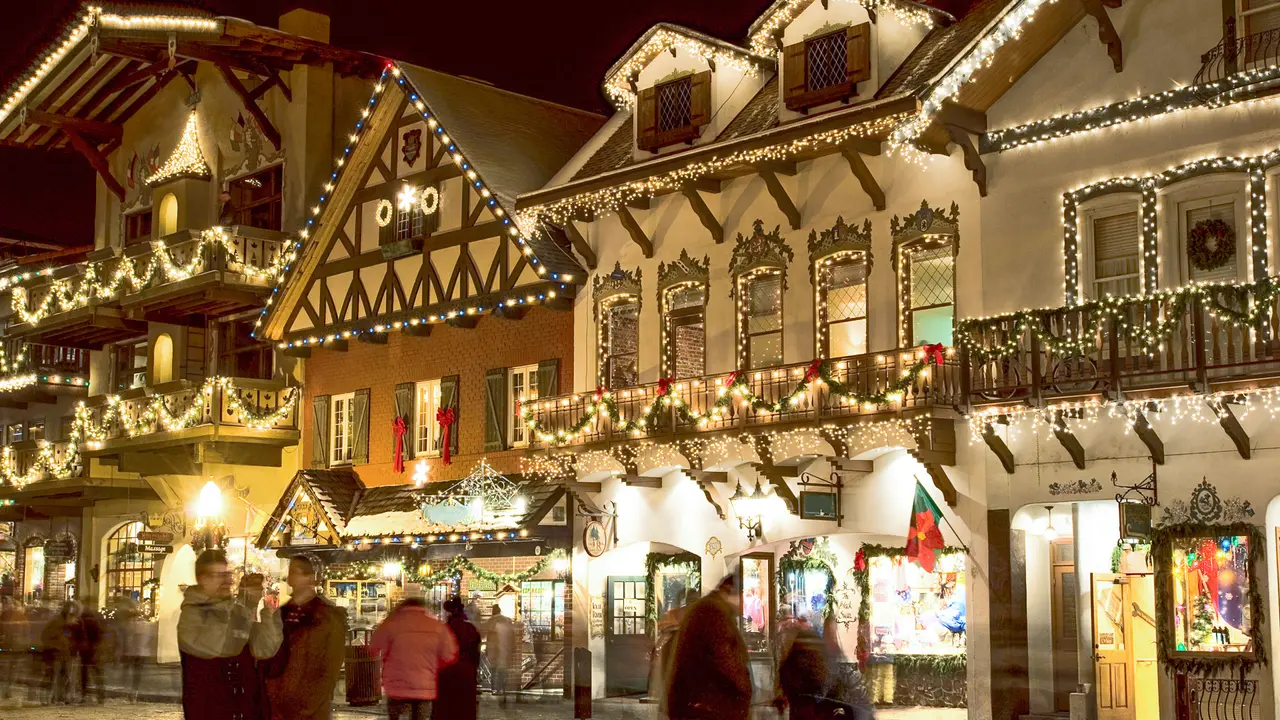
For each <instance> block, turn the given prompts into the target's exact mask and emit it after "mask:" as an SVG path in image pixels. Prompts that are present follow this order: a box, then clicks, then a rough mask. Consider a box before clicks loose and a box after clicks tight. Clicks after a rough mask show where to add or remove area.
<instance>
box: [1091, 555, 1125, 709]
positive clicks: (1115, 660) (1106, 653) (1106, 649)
mask: <svg viewBox="0 0 1280 720" xmlns="http://www.w3.org/2000/svg"><path fill="white" fill-rule="evenodd" d="M1090 579H1091V583H1090V585H1091V587H1090V593H1089V597H1090V600H1091V602H1092V606H1093V660H1094V673H1095V680H1094V690H1095V694H1096V695H1097V698H1098V720H1136V718H1137V709H1136V706H1135V704H1134V700H1135V698H1134V691H1133V685H1134V682H1133V647H1132V619H1133V613H1132V612H1127V611H1126V610H1127V608H1128V607H1129V597H1128V596H1129V587H1128V579H1127V578H1123V577H1121V576H1119V575H1111V574H1103V573H1093V574H1092V575H1091V577H1090Z"/></svg>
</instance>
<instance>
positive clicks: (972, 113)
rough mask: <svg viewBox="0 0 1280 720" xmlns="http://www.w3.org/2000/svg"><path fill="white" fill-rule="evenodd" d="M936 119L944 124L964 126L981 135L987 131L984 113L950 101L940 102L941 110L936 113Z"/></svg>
mask: <svg viewBox="0 0 1280 720" xmlns="http://www.w3.org/2000/svg"><path fill="white" fill-rule="evenodd" d="M938 121H939V122H941V123H942V124H944V125H955V126H957V127H961V128H964V129H965V130H966V131H967V132H971V133H973V134H974V135H981V134H982V133H984V132H986V131H987V114H986V113H984V112H982V111H981V110H974V109H973V108H970V107H965V106H964V105H960V104H958V103H954V102H950V101H948V102H945V103H943V104H942V110H941V111H940V112H939V113H938Z"/></svg>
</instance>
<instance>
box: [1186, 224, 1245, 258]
mask: <svg viewBox="0 0 1280 720" xmlns="http://www.w3.org/2000/svg"><path fill="white" fill-rule="evenodd" d="M1210 241H1212V242H1210ZM1235 252H1236V231H1235V230H1232V229H1231V226H1230V225H1228V224H1227V223H1226V222H1225V221H1223V220H1219V219H1217V218H1215V219H1213V220H1201V221H1200V222H1198V223H1196V224H1195V225H1193V226H1192V227H1191V232H1190V233H1188V234H1187V258H1188V259H1190V260H1191V265H1192V266H1193V267H1195V269H1197V270H1217V269H1218V268H1220V267H1222V266H1223V265H1226V264H1227V261H1228V260H1230V259H1231V256H1232V255H1234V254H1235Z"/></svg>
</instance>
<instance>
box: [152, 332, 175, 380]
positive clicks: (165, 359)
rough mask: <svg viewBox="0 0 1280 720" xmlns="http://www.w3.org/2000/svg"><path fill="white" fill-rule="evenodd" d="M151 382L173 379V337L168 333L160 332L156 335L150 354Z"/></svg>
mask: <svg viewBox="0 0 1280 720" xmlns="http://www.w3.org/2000/svg"><path fill="white" fill-rule="evenodd" d="M151 362H152V365H151V382H152V384H153V385H160V384H161V383H167V382H169V381H170V380H173V338H171V337H169V333H161V334H160V335H158V336H157V337H156V342H155V346H154V349H153V350H152V354H151Z"/></svg>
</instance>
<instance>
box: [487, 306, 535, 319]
mask: <svg viewBox="0 0 1280 720" xmlns="http://www.w3.org/2000/svg"><path fill="white" fill-rule="evenodd" d="M528 314H529V306H528V305H505V306H503V307H499V308H494V309H493V316H494V317H496V318H502V319H503V320H523V319H524V317H525V316H526V315H528Z"/></svg>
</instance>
